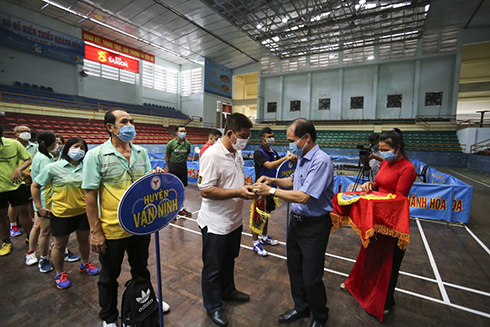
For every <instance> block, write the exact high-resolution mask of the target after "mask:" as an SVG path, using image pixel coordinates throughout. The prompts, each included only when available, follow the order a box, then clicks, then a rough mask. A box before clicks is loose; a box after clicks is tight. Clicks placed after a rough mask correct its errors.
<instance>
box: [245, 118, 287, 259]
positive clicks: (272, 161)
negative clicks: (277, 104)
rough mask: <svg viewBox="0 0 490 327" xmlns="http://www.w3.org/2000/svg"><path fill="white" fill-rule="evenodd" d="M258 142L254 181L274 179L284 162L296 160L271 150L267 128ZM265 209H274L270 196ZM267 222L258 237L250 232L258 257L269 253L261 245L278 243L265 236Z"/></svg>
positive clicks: (267, 198) (270, 135)
mask: <svg viewBox="0 0 490 327" xmlns="http://www.w3.org/2000/svg"><path fill="white" fill-rule="evenodd" d="M260 140H261V141H262V146H261V147H260V148H258V149H257V150H255V152H254V167H255V180H258V179H259V178H260V176H268V177H276V172H277V168H278V167H279V166H280V165H281V164H282V163H283V162H284V161H286V160H297V157H296V156H293V155H287V156H285V157H282V158H280V157H279V155H278V154H277V152H276V151H275V150H274V149H272V146H273V145H274V132H273V131H272V129H270V128H269V127H264V128H262V130H261V131H260ZM265 201H266V204H265V209H266V211H267V212H271V211H273V210H274V209H275V208H276V205H275V203H274V199H273V198H272V196H270V195H267V196H266V197H265ZM268 224H269V221H267V222H266V223H265V225H264V230H263V233H262V235H261V236H260V239H259V235H258V234H257V233H255V232H253V231H252V238H253V242H254V243H253V250H254V251H255V253H257V254H258V255H260V256H266V255H268V254H269V253H268V252H267V251H266V250H264V248H263V247H262V245H278V244H279V242H278V241H277V240H275V239H273V238H272V237H271V236H269V235H267V225H268Z"/></svg>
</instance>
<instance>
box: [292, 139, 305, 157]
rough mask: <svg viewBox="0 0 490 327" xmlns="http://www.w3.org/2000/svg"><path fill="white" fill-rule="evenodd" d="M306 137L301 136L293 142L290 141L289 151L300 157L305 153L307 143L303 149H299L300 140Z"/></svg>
mask: <svg viewBox="0 0 490 327" xmlns="http://www.w3.org/2000/svg"><path fill="white" fill-rule="evenodd" d="M303 137H304V135H303V136H301V138H300V139H299V140H297V141H296V142H291V143H289V151H290V152H291V153H292V154H294V155H295V156H297V157H298V158H299V157H301V155H302V154H303V149H304V148H305V146H306V143H305V145H303V147H302V148H301V149H298V142H299V141H300V140H301V139H302V138H303Z"/></svg>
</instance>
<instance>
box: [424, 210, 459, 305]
mask: <svg viewBox="0 0 490 327" xmlns="http://www.w3.org/2000/svg"><path fill="white" fill-rule="evenodd" d="M415 221H416V222H417V227H418V228H419V233H420V237H421V238H422V242H423V243H424V246H425V251H426V252H427V256H428V257H429V262H430V265H431V267H432V272H433V273H434V277H435V278H436V281H437V286H438V287H439V292H441V296H442V299H443V301H444V302H445V303H451V301H450V300H449V296H448V295H447V292H446V288H445V287H444V284H443V282H442V278H441V275H440V274H439V269H438V268H437V264H436V260H435V259H434V255H433V254H432V250H431V249H430V246H429V242H428V241H427V238H426V237H425V233H424V229H423V228H422V224H421V223H420V220H419V219H418V218H415Z"/></svg>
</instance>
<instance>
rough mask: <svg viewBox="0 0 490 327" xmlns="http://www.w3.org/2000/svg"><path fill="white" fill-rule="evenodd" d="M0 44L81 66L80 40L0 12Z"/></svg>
mask: <svg viewBox="0 0 490 327" xmlns="http://www.w3.org/2000/svg"><path fill="white" fill-rule="evenodd" d="M0 18H1V24H0V43H1V44H3V45H5V46H8V47H12V48H16V49H20V50H24V51H29V52H32V53H35V54H38V55H42V56H46V57H50V58H53V59H58V60H63V61H67V62H71V63H77V64H82V63H83V57H84V42H83V40H82V39H80V38H77V37H74V36H71V35H68V34H65V33H62V32H58V31H54V30H51V29H49V28H48V27H45V26H41V25H37V24H34V23H32V22H30V21H28V20H25V19H22V18H19V17H15V16H12V15H9V14H7V13H4V12H0Z"/></svg>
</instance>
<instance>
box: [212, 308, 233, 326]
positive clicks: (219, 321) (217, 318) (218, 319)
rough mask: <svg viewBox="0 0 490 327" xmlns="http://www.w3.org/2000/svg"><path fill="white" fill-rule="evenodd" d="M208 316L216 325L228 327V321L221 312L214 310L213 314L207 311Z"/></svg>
mask: <svg viewBox="0 0 490 327" xmlns="http://www.w3.org/2000/svg"><path fill="white" fill-rule="evenodd" d="M208 316H209V317H210V318H211V320H212V321H213V322H214V323H215V324H216V325H218V326H223V327H225V326H228V319H226V316H225V313H224V312H223V310H216V311H213V312H209V311H208Z"/></svg>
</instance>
